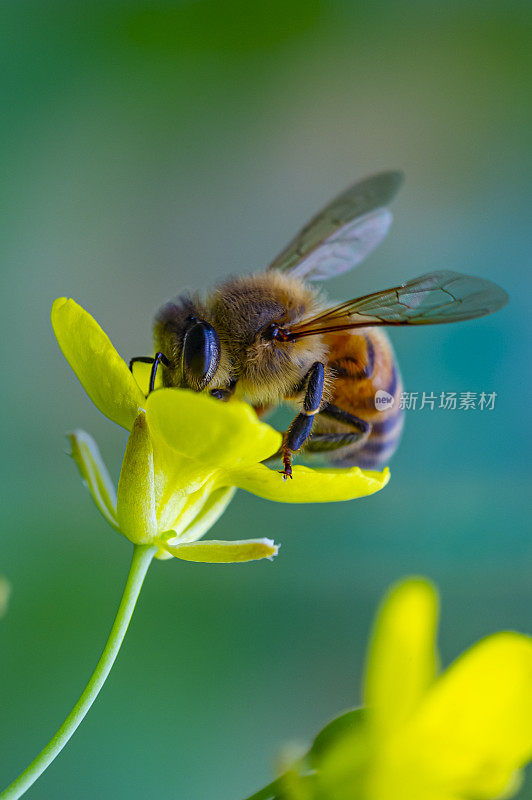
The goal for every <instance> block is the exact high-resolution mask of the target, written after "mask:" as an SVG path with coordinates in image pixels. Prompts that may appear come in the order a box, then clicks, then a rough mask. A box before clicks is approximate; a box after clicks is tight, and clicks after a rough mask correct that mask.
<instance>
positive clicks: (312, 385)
mask: <svg viewBox="0 0 532 800" xmlns="http://www.w3.org/2000/svg"><path fill="white" fill-rule="evenodd" d="M306 377H307V389H306V391H305V397H304V400H303V410H302V411H301V412H300V413H299V414H298V415H297V417H296V418H295V419H294V420H292V422H291V424H290V427H289V428H288V430H287V431H286V433H285V435H284V439H283V445H282V457H283V465H284V469H283V470H281V475H282V476H283V479H284V480H286V479H287V478H291V477H292V456H293V454H294V453H297V451H298V450H300V449H301V448H302V447H303V445H304V444H305V442H306V441H307V439H308V437H309V436H310V434H311V431H312V425H313V424H314V417H315V416H316V414H317V413H318V412H319V410H320V405H321V399H322V397H323V382H324V379H325V367H324V365H323V364H322V363H321V361H315V362H314V364H313V365H312V366H311V368H310V369H309V371H308V373H307V376H306Z"/></svg>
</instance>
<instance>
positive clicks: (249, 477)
mask: <svg viewBox="0 0 532 800" xmlns="http://www.w3.org/2000/svg"><path fill="white" fill-rule="evenodd" d="M389 478H390V474H389V471H388V469H385V470H384V471H383V472H374V471H371V470H363V469H360V468H359V467H352V468H351V469H310V468H309V467H302V466H296V467H294V469H293V478H292V479H291V480H287V481H285V480H283V477H282V475H280V474H279V473H278V472H277V470H274V469H268V467H266V466H265V465H264V464H254V465H252V466H249V467H246V468H244V469H232V470H229V471H228V472H227V478H226V482H227V483H232V484H233V485H234V486H238V487H239V488H240V489H245V490H246V491H247V492H251V493H252V494H256V495H257V496H258V497H264V498H265V499H266V500H276V501H277V502H280V503H330V502H334V501H339V500H353V499H355V498H357V497H364V496H365V495H368V494H373V493H374V492H378V491H380V489H383V488H384V487H385V486H386V484H387V483H388V480H389Z"/></svg>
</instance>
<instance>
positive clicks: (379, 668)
mask: <svg viewBox="0 0 532 800" xmlns="http://www.w3.org/2000/svg"><path fill="white" fill-rule="evenodd" d="M437 618H438V602H437V597H436V592H435V590H434V588H433V586H432V585H431V584H430V583H429V582H428V581H426V580H422V579H420V578H412V579H410V580H406V581H404V582H403V583H400V584H399V585H398V586H396V587H395V588H393V589H392V590H391V592H390V593H389V594H388V596H387V597H386V598H385V600H384V603H383V605H382V608H381V610H380V613H379V614H378V616H377V620H376V624H375V629H374V632H373V637H372V641H371V645H370V650H369V654H368V664H367V673H366V687H365V704H366V705H367V707H368V712H369V719H370V722H371V724H372V726H373V727H374V728H375V732H376V735H381V736H382V735H384V733H385V732H386V731H387V730H389V729H390V730H391V729H393V728H396V729H397V728H398V726H400V725H401V724H402V723H403V722H404V721H405V720H406V719H407V718H408V717H409V716H410V715H411V714H412V713H413V712H414V711H415V710H416V709H417V708H418V706H419V704H420V702H421V701H422V698H423V696H424V695H425V693H426V691H427V689H428V687H429V686H430V685H431V683H432V682H433V681H434V678H435V675H436V662H437V656H436V645H435V635H436V626H437Z"/></svg>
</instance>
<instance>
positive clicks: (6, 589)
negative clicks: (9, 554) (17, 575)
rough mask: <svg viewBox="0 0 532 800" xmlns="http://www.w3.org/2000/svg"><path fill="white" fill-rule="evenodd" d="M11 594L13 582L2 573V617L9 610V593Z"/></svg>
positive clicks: (0, 596) (0, 603)
mask: <svg viewBox="0 0 532 800" xmlns="http://www.w3.org/2000/svg"><path fill="white" fill-rule="evenodd" d="M10 594H11V584H10V583H9V581H8V580H7V578H4V576H3V575H0V619H1V618H2V617H3V616H4V614H5V613H6V611H7V605H8V602H9V595H10Z"/></svg>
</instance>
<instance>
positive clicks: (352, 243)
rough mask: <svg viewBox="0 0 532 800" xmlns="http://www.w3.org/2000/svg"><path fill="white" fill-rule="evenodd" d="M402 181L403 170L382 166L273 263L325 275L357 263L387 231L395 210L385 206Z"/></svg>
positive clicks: (319, 277)
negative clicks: (381, 169)
mask: <svg viewBox="0 0 532 800" xmlns="http://www.w3.org/2000/svg"><path fill="white" fill-rule="evenodd" d="M402 181H403V174H402V172H392V171H391V172H380V173H378V174H377V175H372V176H371V177H369V178H366V179H365V180H363V181H360V182H359V183H355V184H354V185H353V186H350V187H349V189H346V191H345V192H343V193H342V194H340V195H338V197H336V198H335V199H334V200H332V202H330V203H329V205H327V206H325V208H324V209H323V211H320V213H319V214H317V215H316V216H315V217H314V218H313V219H311V220H310V222H309V223H308V224H307V225H305V227H304V228H303V229H302V230H301V231H300V232H299V233H298V234H297V236H296V237H295V238H294V239H292V241H291V242H290V244H289V245H288V246H287V247H285V249H284V250H283V252H282V253H280V254H279V255H278V256H277V258H276V259H275V261H273V262H272V263H271V264H270V266H269V267H268V269H275V270H279V271H281V272H288V273H290V274H291V275H295V276H297V277H298V278H303V279H305V280H312V281H323V280H326V279H327V278H332V277H333V276H334V275H341V273H342V272H346V271H347V270H349V269H351V268H352V267H355V266H356V265H357V264H359V263H360V262H361V261H362V260H363V259H364V258H365V257H366V256H367V255H368V254H369V253H371V251H372V250H373V249H374V248H375V247H376V246H377V245H378V244H379V243H380V242H381V241H382V240H383V239H384V237H385V236H386V234H387V233H388V229H389V227H390V225H391V222H392V215H391V213H390V212H389V211H388V210H387V209H386V208H384V207H383V206H385V205H386V203H388V202H390V200H391V199H392V198H393V196H394V195H395V193H396V192H397V190H398V189H399V186H400V185H401V183H402Z"/></svg>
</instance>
